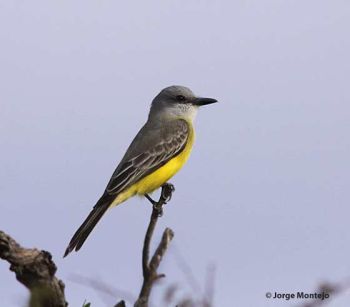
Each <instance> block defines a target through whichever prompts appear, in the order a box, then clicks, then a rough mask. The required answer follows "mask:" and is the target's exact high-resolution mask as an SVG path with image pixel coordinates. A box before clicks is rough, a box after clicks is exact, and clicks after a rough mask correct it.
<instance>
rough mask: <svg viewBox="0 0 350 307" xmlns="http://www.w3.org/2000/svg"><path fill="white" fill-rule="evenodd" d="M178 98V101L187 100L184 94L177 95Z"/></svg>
mask: <svg viewBox="0 0 350 307" xmlns="http://www.w3.org/2000/svg"><path fill="white" fill-rule="evenodd" d="M176 100H177V101H185V100H186V97H185V96H183V95H177V96H176Z"/></svg>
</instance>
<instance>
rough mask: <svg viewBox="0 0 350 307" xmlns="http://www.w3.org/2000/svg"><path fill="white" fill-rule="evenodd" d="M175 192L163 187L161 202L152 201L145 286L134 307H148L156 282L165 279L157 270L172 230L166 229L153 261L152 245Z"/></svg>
mask: <svg viewBox="0 0 350 307" xmlns="http://www.w3.org/2000/svg"><path fill="white" fill-rule="evenodd" d="M173 191H174V187H173V186H172V185H170V184H165V185H163V186H162V192H161V196H160V198H159V201H158V202H156V203H155V202H152V201H151V202H152V203H153V210H152V214H151V219H150V222H149V225H148V228H147V232H146V235H145V240H144V244H143V252H142V271H143V284H142V288H141V291H140V294H139V298H138V299H137V301H136V303H135V305H134V307H148V301H149V296H150V294H151V290H152V287H153V284H154V282H155V281H157V280H158V279H160V278H162V277H165V275H164V274H158V273H157V270H158V267H159V265H160V262H161V261H162V258H163V256H164V254H165V252H166V251H167V249H168V246H169V243H170V241H171V240H172V239H173V237H174V232H173V231H172V230H171V229H170V228H166V229H165V230H164V232H163V236H162V239H161V241H160V243H159V245H158V247H157V249H156V251H155V252H154V255H153V256H152V258H151V260H149V258H150V257H149V255H150V244H151V240H152V236H153V232H154V229H155V227H156V224H157V221H158V218H159V216H161V214H162V213H163V205H164V204H166V203H167V202H168V201H169V200H170V199H171V195H172V192H173Z"/></svg>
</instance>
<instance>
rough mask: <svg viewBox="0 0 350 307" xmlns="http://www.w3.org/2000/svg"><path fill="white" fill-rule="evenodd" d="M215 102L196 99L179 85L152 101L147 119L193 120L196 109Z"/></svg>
mask: <svg viewBox="0 0 350 307" xmlns="http://www.w3.org/2000/svg"><path fill="white" fill-rule="evenodd" d="M214 102H217V100H216V99H212V98H203V97H197V96H196V95H195V94H193V92H192V91H191V90H190V89H189V88H187V87H185V86H180V85H173V86H169V87H166V88H165V89H163V90H162V91H161V92H160V93H159V94H158V95H157V96H156V97H155V98H154V99H153V101H152V105H151V110H150V113H149V117H158V118H162V117H181V118H186V119H193V118H194V117H195V115H196V113H197V110H198V107H200V106H203V105H207V104H211V103H214Z"/></svg>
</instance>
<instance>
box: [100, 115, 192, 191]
mask: <svg viewBox="0 0 350 307" xmlns="http://www.w3.org/2000/svg"><path fill="white" fill-rule="evenodd" d="M188 135H189V126H188V124H187V122H186V121H185V120H182V119H177V120H174V121H171V122H169V123H165V124H163V125H162V126H159V127H147V126H144V127H143V128H142V129H141V131H140V132H139V134H138V135H137V136H136V138H135V140H134V141H133V142H132V144H131V145H130V147H129V149H128V151H127V153H126V154H125V156H124V158H123V160H122V161H121V163H120V164H119V166H118V167H117V169H116V171H115V172H114V174H113V176H112V178H111V179H110V181H109V183H108V185H107V188H106V193H107V194H109V195H115V194H118V193H120V192H121V191H123V190H124V189H126V188H128V187H130V186H131V185H132V184H134V183H136V182H137V181H139V180H141V179H142V178H144V177H146V176H147V175H149V174H150V173H152V172H153V171H154V170H155V169H157V168H159V167H161V166H163V165H164V164H166V163H167V162H168V161H169V160H171V159H172V158H174V157H175V156H177V155H178V154H179V153H180V152H181V151H182V150H183V149H184V148H185V146H186V143H187V140H188ZM141 140H142V141H141ZM146 141H148V142H146Z"/></svg>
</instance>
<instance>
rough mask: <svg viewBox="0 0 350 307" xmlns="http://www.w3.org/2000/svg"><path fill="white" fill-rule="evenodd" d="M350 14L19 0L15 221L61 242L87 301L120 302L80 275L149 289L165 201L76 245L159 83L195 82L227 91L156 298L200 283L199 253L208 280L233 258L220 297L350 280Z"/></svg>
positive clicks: (119, 217)
mask: <svg viewBox="0 0 350 307" xmlns="http://www.w3.org/2000/svg"><path fill="white" fill-rule="evenodd" d="M349 29H350V2H349V1H347V0H332V1H330V0H328V1H326V0H324V1H323V0H307V1H301V0H299V1H296V0H293V1H291V0H283V1H282V0H279V1H278V0H264V1H258V0H256V1H249V0H244V1H243V0H237V1H229V0H226V1H209V0H207V1H204V0H203V1H201V0H186V1H184V0H177V1H164V0H163V1H160V0H158V1H138V2H136V1H123V2H121V1H97V0H95V1H92V0H84V1H66V0H64V1H44V0H43V1H35V0H33V1H18V0H11V1H5V0H1V1H0V42H1V46H0V47H1V48H0V146H1V148H0V149H1V150H0V152H1V153H0V156H1V159H0V169H1V172H0V206H1V215H0V229H1V230H4V231H6V232H8V233H9V234H11V235H12V236H13V237H14V238H16V239H17V240H18V241H19V242H20V243H21V244H23V245H24V246H27V247H38V248H41V249H45V250H48V251H50V252H51V253H52V254H53V257H54V260H55V262H56V264H57V265H58V268H59V269H58V272H57V276H58V277H60V278H61V279H62V280H63V281H64V282H65V284H66V295H67V300H68V301H69V302H70V306H81V305H82V303H83V301H84V300H85V299H86V300H87V301H91V302H92V303H93V306H107V305H108V304H109V306H112V304H113V303H116V302H117V300H118V297H117V296H116V297H115V298H111V297H107V298H104V299H103V298H101V295H100V294H99V293H96V292H94V291H93V290H91V289H89V288H86V287H84V286H82V285H80V284H77V283H74V282H73V281H72V280H71V279H72V276H73V275H74V274H79V275H83V276H86V277H89V278H93V279H96V280H99V281H102V282H104V283H107V284H109V285H111V286H113V287H116V288H118V289H120V290H125V291H129V292H131V293H132V294H133V295H137V293H138V291H139V289H140V286H141V276H142V273H141V248H142V240H143V236H144V233H145V229H146V227H147V223H148V220H149V215H150V212H151V208H150V205H149V203H148V202H147V201H145V200H143V199H138V198H135V199H132V200H129V201H128V202H127V203H124V204H123V205H121V206H120V207H117V208H115V209H113V210H111V211H110V212H109V214H107V215H106V216H105V217H103V219H102V220H101V222H100V223H99V225H98V226H97V227H96V229H95V230H94V232H93V233H92V235H91V236H90V237H89V239H88V240H87V242H86V244H85V245H84V247H83V248H82V250H81V251H80V252H79V253H74V254H72V255H70V256H69V257H67V258H65V259H63V258H62V255H63V252H64V249H65V248H66V246H67V244H68V242H69V240H70V238H71V236H72V235H73V233H74V231H75V230H76V229H77V227H78V226H79V225H80V224H81V222H82V221H83V219H85V217H86V215H87V214H88V213H89V212H90V210H91V208H92V206H93V205H94V204H95V201H96V200H97V199H98V198H99V196H100V195H101V193H102V192H103V190H104V188H105V185H106V183H107V181H108V179H109V177H110V175H111V174H112V172H113V170H114V168H115V166H116V165H117V163H118V162H119V160H120V158H121V157H122V155H123V154H124V151H125V149H126V148H127V146H128V145H129V143H130V141H131V140H132V138H133V137H134V135H135V134H136V133H137V131H138V129H139V128H140V127H141V126H142V124H143V123H144V121H145V120H146V118H147V112H148V109H149V104H150V102H151V100H152V99H153V97H154V96H155V95H156V94H157V93H158V92H159V91H160V90H161V89H162V88H164V87H165V86H168V85H173V84H180V85H185V86H189V87H190V88H191V89H192V90H193V91H194V92H195V93H197V94H198V95H202V96H208V97H214V98H217V99H218V100H219V101H220V103H218V104H214V105H210V106H207V107H205V108H204V107H203V109H201V110H200V112H199V114H198V117H197V121H196V128H197V139H196V144H195V146H194V150H193V154H192V156H191V158H190V160H189V163H188V164H187V165H186V167H185V168H184V169H183V170H182V171H181V172H180V173H179V174H178V175H176V177H174V178H173V179H172V181H171V182H172V183H174V184H175V186H176V192H175V194H174V196H173V199H172V201H171V203H170V204H169V205H168V206H167V207H166V209H165V214H164V216H163V217H162V218H161V220H160V223H159V225H158V227H157V229H156V235H155V240H158V239H159V238H160V236H161V233H162V231H163V229H164V228H165V227H166V226H168V227H171V228H172V229H173V230H174V232H175V238H174V241H173V243H172V245H171V248H170V249H169V251H168V253H167V254H166V257H165V259H164V261H163V262H162V265H161V270H160V271H161V272H164V273H166V275H167V277H166V279H165V280H164V281H163V283H164V285H163V286H159V287H156V288H154V296H153V297H152V300H153V302H154V306H156V307H157V306H161V305H159V301H160V299H161V294H162V293H163V292H164V289H165V288H166V287H167V286H169V285H171V284H178V285H179V286H180V287H181V290H180V292H179V297H182V296H183V295H186V293H189V292H190V293H193V292H194V289H192V286H191V283H190V281H189V278H188V277H186V274H184V273H183V272H182V269H183V265H181V264H179V263H182V262H185V263H186V264H187V266H189V267H190V268H191V270H192V273H193V275H194V276H195V278H196V279H197V282H198V283H199V284H200V286H201V287H204V284H205V280H206V277H205V276H206V274H207V271H208V268H210V267H212V266H215V267H216V274H215V275H216V277H215V281H214V284H215V299H214V301H215V305H216V306H220V307H231V306H243V307H250V306H259V307H260V306H261V307H265V306H266V307H267V306H282V307H283V306H294V305H296V304H298V303H301V302H300V301H296V300H295V301H290V302H285V301H281V300H278V301H276V300H271V299H270V300H268V299H267V298H265V293H266V292H267V291H271V292H274V291H283V292H294V291H298V290H300V291H305V292H313V291H314V290H315V288H317V286H318V285H319V283H320V282H322V281H334V282H338V281H342V280H344V279H346V278H348V277H349V276H350V262H349V259H350V244H349V242H350V232H349V227H350V226H349V215H350V208H349V200H350V197H349V182H350V175H349V173H350V166H349V156H350V138H349V130H350V129H349V127H350V125H349V112H350V101H349V100H350V99H349V98H350V93H349V77H350V61H349V55H350V34H349ZM0 285H1V286H0V297H1V301H2V305H3V306H7V307H15V306H24V304H25V301H26V299H27V296H28V293H27V291H26V289H24V287H22V286H21V285H19V284H18V282H17V281H16V280H15V276H14V274H13V273H11V272H9V271H8V264H7V263H5V262H0ZM197 292H198V291H197ZM199 295H200V293H197V296H199ZM349 302H350V295H349V294H344V295H341V296H339V297H337V298H336V299H334V300H333V301H332V302H331V303H330V304H329V306H331V307H346V306H349ZM129 306H130V305H129Z"/></svg>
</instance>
